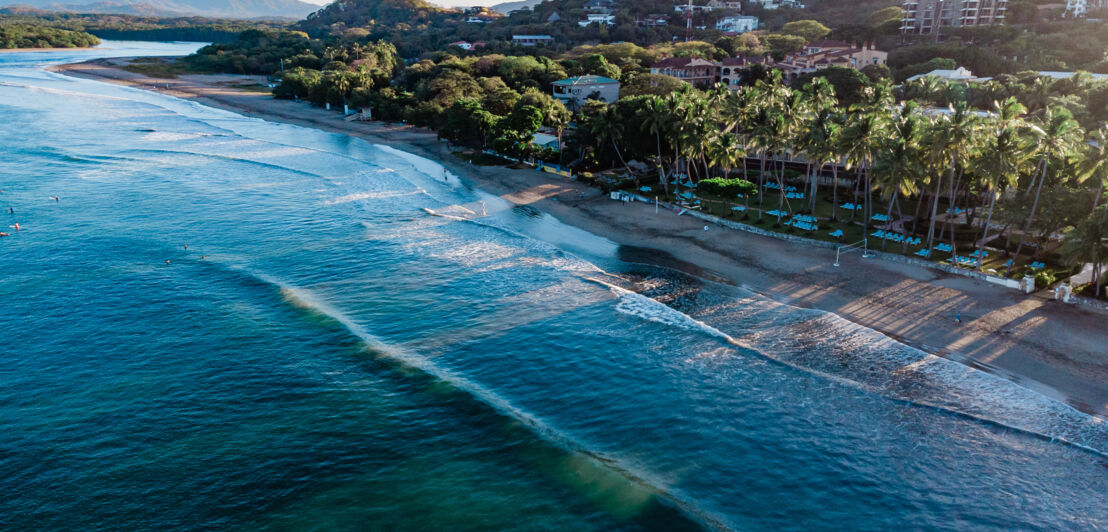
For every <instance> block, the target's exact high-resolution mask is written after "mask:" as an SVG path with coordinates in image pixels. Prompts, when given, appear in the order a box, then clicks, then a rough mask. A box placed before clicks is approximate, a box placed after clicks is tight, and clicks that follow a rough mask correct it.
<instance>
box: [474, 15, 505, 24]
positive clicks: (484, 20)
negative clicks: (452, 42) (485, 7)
mask: <svg viewBox="0 0 1108 532" xmlns="http://www.w3.org/2000/svg"><path fill="white" fill-rule="evenodd" d="M498 18H501V17H498V16H496V15H492V14H489V13H482V14H480V15H473V16H470V17H467V18H466V24H488V23H490V22H495V21H496V19H498Z"/></svg>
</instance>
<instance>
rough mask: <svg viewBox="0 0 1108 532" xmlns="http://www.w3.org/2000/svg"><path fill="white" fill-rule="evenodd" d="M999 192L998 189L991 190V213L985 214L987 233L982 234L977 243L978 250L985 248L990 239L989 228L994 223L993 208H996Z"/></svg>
mask: <svg viewBox="0 0 1108 532" xmlns="http://www.w3.org/2000/svg"><path fill="white" fill-rule="evenodd" d="M997 196H998V194H997V193H996V190H993V191H991V194H990V197H989V213H988V214H987V215H985V233H984V234H982V235H981V241H980V242H979V243H978V244H977V251H981V250H982V249H984V248H985V241H986V240H988V239H989V228H990V227H992V224H993V209H995V208H996V197H997Z"/></svg>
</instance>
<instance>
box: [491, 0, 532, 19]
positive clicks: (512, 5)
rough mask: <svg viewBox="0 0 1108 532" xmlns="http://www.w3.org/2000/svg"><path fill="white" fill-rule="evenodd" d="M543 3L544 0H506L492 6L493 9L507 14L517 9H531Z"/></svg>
mask: <svg viewBox="0 0 1108 532" xmlns="http://www.w3.org/2000/svg"><path fill="white" fill-rule="evenodd" d="M541 3H543V0H519V1H518V2H504V3H503V4H496V5H494V6H492V8H491V9H492V10H493V11H496V12H498V13H504V14H505V15H507V14H508V13H511V12H512V11H515V10H517V9H530V8H532V7H535V6H537V5H539V4H541Z"/></svg>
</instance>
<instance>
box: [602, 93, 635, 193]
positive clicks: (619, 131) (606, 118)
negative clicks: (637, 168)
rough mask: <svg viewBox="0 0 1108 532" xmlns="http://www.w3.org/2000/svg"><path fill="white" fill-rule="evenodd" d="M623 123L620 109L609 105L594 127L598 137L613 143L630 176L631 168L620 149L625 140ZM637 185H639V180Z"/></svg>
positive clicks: (621, 162)
mask: <svg viewBox="0 0 1108 532" xmlns="http://www.w3.org/2000/svg"><path fill="white" fill-rule="evenodd" d="M623 122H624V120H623V117H622V116H620V113H619V109H618V108H617V107H616V106H614V105H609V106H606V107H605V108H604V109H603V110H602V111H601V112H600V113H599V114H598V115H597V116H596V117H595V118H594V127H595V128H596V130H597V131H596V134H597V136H598V137H600V138H603V139H605V140H608V141H609V142H611V143H612V148H613V149H614V150H615V152H616V157H618V158H619V162H620V164H622V165H623V168H624V169H625V170H626V171H627V173H628V174H631V173H632V172H631V168H630V167H629V166H627V161H625V160H624V159H623V152H622V151H620V149H619V141H620V140H622V139H623ZM636 184H638V180H637V178H636Z"/></svg>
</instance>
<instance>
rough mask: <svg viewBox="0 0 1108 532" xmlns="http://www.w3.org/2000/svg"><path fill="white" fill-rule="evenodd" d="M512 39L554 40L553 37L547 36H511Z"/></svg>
mask: <svg viewBox="0 0 1108 532" xmlns="http://www.w3.org/2000/svg"><path fill="white" fill-rule="evenodd" d="M512 38H513V39H549V40H551V41H553V40H554V37H551V36H549V35H512Z"/></svg>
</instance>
